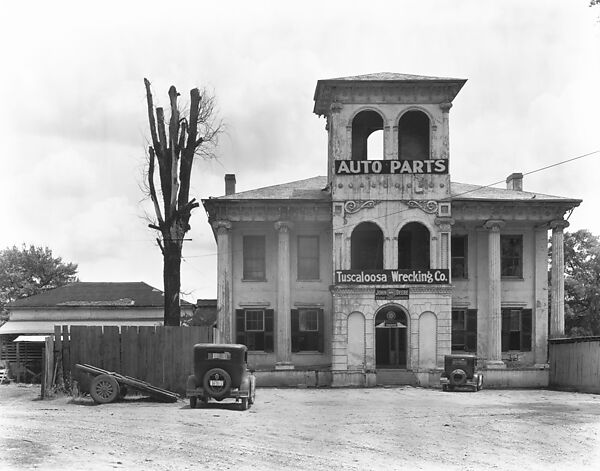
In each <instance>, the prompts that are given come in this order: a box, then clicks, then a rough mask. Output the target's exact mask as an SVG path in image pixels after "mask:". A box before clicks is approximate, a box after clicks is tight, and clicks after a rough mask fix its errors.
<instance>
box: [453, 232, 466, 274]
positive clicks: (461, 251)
mask: <svg viewBox="0 0 600 471" xmlns="http://www.w3.org/2000/svg"><path fill="white" fill-rule="evenodd" d="M450 245H451V254H452V255H451V261H452V266H451V268H452V277H453V278H466V277H467V236H466V235H459V236H452V239H451V243H450Z"/></svg>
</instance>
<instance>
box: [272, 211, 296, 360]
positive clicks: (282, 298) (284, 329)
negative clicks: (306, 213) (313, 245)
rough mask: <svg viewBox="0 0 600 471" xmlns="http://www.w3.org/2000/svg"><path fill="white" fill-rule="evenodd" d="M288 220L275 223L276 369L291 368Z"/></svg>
mask: <svg viewBox="0 0 600 471" xmlns="http://www.w3.org/2000/svg"><path fill="white" fill-rule="evenodd" d="M291 227H292V225H291V223H289V222H284V221H279V222H276V223H275V230H276V231H277V232H278V233H279V235H278V239H277V314H276V316H275V326H276V329H277V334H276V335H277V336H276V338H275V360H276V362H277V364H276V365H275V368H276V369H292V368H293V365H292V333H291V315H292V314H291V309H292V303H291V293H290V280H291V274H290V270H291V264H290V229H291Z"/></svg>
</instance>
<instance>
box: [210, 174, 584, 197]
mask: <svg viewBox="0 0 600 471" xmlns="http://www.w3.org/2000/svg"><path fill="white" fill-rule="evenodd" d="M326 186H327V177H325V176H318V177H313V178H308V179H306V180H298V181H294V182H289V183H283V184H280V185H273V186H267V187H264V188H257V189H256V190H249V191H243V192H240V193H234V194H231V195H227V196H220V197H217V198H212V199H214V200H235V201H237V200H240V201H247V200H323V201H327V200H329V199H330V196H329V193H328V192H327V191H324V190H325V187H326ZM450 192H451V195H452V200H453V201H468V200H481V201H515V202H517V201H534V200H535V201H543V202H562V203H573V204H579V203H581V200H578V199H573V198H565V197H563V196H552V195H546V194H543V193H534V192H530V191H517V190H507V189H505V188H496V187H492V186H482V185H472V184H468V183H458V182H451V184H450Z"/></svg>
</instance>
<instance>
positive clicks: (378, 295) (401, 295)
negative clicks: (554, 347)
mask: <svg viewBox="0 0 600 471" xmlns="http://www.w3.org/2000/svg"><path fill="white" fill-rule="evenodd" d="M408 294H409V293H408V288H375V299H378V300H386V299H387V300H391V299H408Z"/></svg>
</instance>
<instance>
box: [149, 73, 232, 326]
mask: <svg viewBox="0 0 600 471" xmlns="http://www.w3.org/2000/svg"><path fill="white" fill-rule="evenodd" d="M144 84H145V86H146V101H147V103H148V122H149V124H150V135H151V137H152V145H150V146H148V190H149V193H150V198H151V199H152V203H153V204H154V212H155V214H156V220H155V221H154V222H153V223H152V224H149V227H150V228H152V229H155V230H157V231H159V233H160V236H159V237H157V239H156V241H157V242H158V246H159V247H160V250H161V252H162V255H163V262H164V263H163V281H164V292H165V317H164V324H165V325H169V326H178V325H179V323H180V319H181V310H180V307H179V302H180V300H179V293H180V289H181V255H182V248H183V242H184V240H185V234H186V233H187V232H188V231H189V230H190V224H189V220H190V216H191V212H192V210H193V209H194V208H197V207H198V206H199V203H198V202H197V201H196V199H195V198H192V199H190V181H191V175H192V164H193V161H194V158H195V157H196V156H200V157H203V158H211V157H214V150H215V146H216V144H217V139H218V136H219V133H220V132H221V129H222V124H221V122H220V121H217V119H216V117H215V100H214V97H213V96H211V95H210V94H208V93H207V92H206V91H205V90H203V91H202V92H201V91H200V90H198V89H197V88H194V89H192V90H190V108H189V112H188V113H187V117H186V116H185V112H183V113H182V112H181V111H180V109H179V106H178V103H177V97H178V96H179V93H178V92H177V90H176V89H175V87H174V86H171V87H170V88H169V107H170V114H171V115H170V117H169V121H168V123H167V121H166V118H165V113H164V110H163V108H162V107H155V106H154V101H153V98H152V92H151V90H150V82H149V81H148V79H144ZM182 114H183V115H184V116H182ZM167 124H168V126H167ZM157 162H158V180H159V183H160V185H159V187H158V191H157V187H156V185H155V178H156V177H155V169H156V163H157Z"/></svg>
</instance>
